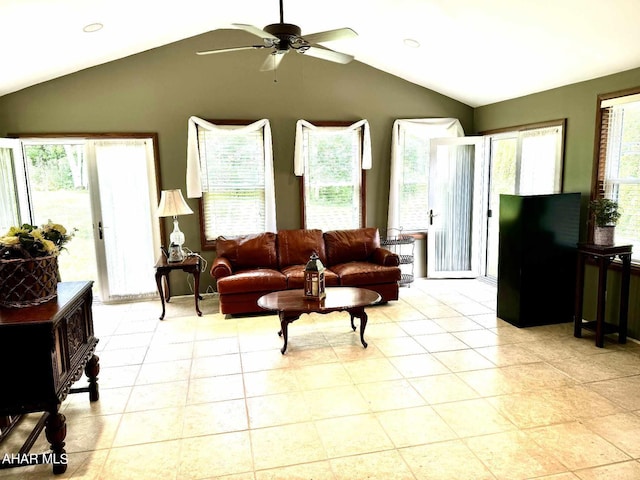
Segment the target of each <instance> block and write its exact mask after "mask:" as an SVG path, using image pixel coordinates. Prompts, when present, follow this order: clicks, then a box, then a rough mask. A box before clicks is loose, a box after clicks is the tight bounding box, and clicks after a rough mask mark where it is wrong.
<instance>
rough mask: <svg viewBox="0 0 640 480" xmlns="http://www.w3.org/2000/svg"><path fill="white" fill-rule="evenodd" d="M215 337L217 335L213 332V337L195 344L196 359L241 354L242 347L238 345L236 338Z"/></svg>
mask: <svg viewBox="0 0 640 480" xmlns="http://www.w3.org/2000/svg"><path fill="white" fill-rule="evenodd" d="M198 333H200V331H198ZM215 335H216V333H215V332H212V333H211V337H209V338H206V339H203V340H198V341H196V342H194V344H193V356H194V357H195V358H199V357H212V356H214V355H228V354H231V353H240V345H238V339H237V338H236V337H235V336H233V337H223V338H216V336H215Z"/></svg>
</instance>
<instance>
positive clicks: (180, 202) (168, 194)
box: [157, 189, 193, 217]
mask: <svg viewBox="0 0 640 480" xmlns="http://www.w3.org/2000/svg"><path fill="white" fill-rule="evenodd" d="M190 213H193V210H191V209H190V208H189V205H187V202H185V201H184V197H183V196H182V192H181V191H180V189H176V190H163V191H162V194H161V196H160V205H158V211H157V215H158V216H159V217H176V216H178V215H189V214H190Z"/></svg>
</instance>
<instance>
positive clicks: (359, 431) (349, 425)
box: [316, 414, 393, 458]
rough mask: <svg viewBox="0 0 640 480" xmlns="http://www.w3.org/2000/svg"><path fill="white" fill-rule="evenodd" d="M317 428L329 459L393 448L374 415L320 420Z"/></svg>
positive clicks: (317, 422)
mask: <svg viewBox="0 0 640 480" xmlns="http://www.w3.org/2000/svg"><path fill="white" fill-rule="evenodd" d="M316 427H317V429H318V434H319V435H320V438H321V439H322V443H323V445H324V447H325V449H326V452H327V455H328V456H329V458H337V457H343V456H349V455H358V454H361V453H371V452H377V451H380V450H387V449H390V448H393V443H392V442H391V440H390V439H389V437H388V436H387V434H386V433H385V431H384V430H383V428H382V426H381V425H380V422H378V419H377V418H376V417H375V416H374V415H373V414H366V415H354V416H350V417H340V418H331V419H326V420H318V421H316Z"/></svg>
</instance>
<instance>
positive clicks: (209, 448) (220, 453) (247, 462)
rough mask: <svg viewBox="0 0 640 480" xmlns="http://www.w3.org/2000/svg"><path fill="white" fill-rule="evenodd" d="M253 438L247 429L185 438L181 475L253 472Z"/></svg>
mask: <svg viewBox="0 0 640 480" xmlns="http://www.w3.org/2000/svg"><path fill="white" fill-rule="evenodd" d="M249 437H250V436H249V432H248V431H245V432H233V433H222V434H219V435H209V436H206V437H194V438H185V439H183V440H181V444H180V464H179V467H178V474H177V478H179V479H184V480H188V479H194V480H195V479H201V478H218V477H220V476H223V475H232V474H239V473H245V472H250V471H252V470H253V460H252V456H251V439H250V438H249ZM158 478H165V477H158Z"/></svg>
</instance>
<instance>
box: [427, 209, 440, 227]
mask: <svg viewBox="0 0 640 480" xmlns="http://www.w3.org/2000/svg"><path fill="white" fill-rule="evenodd" d="M437 216H438V214H437V213H433V210H429V225H433V217H437Z"/></svg>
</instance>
